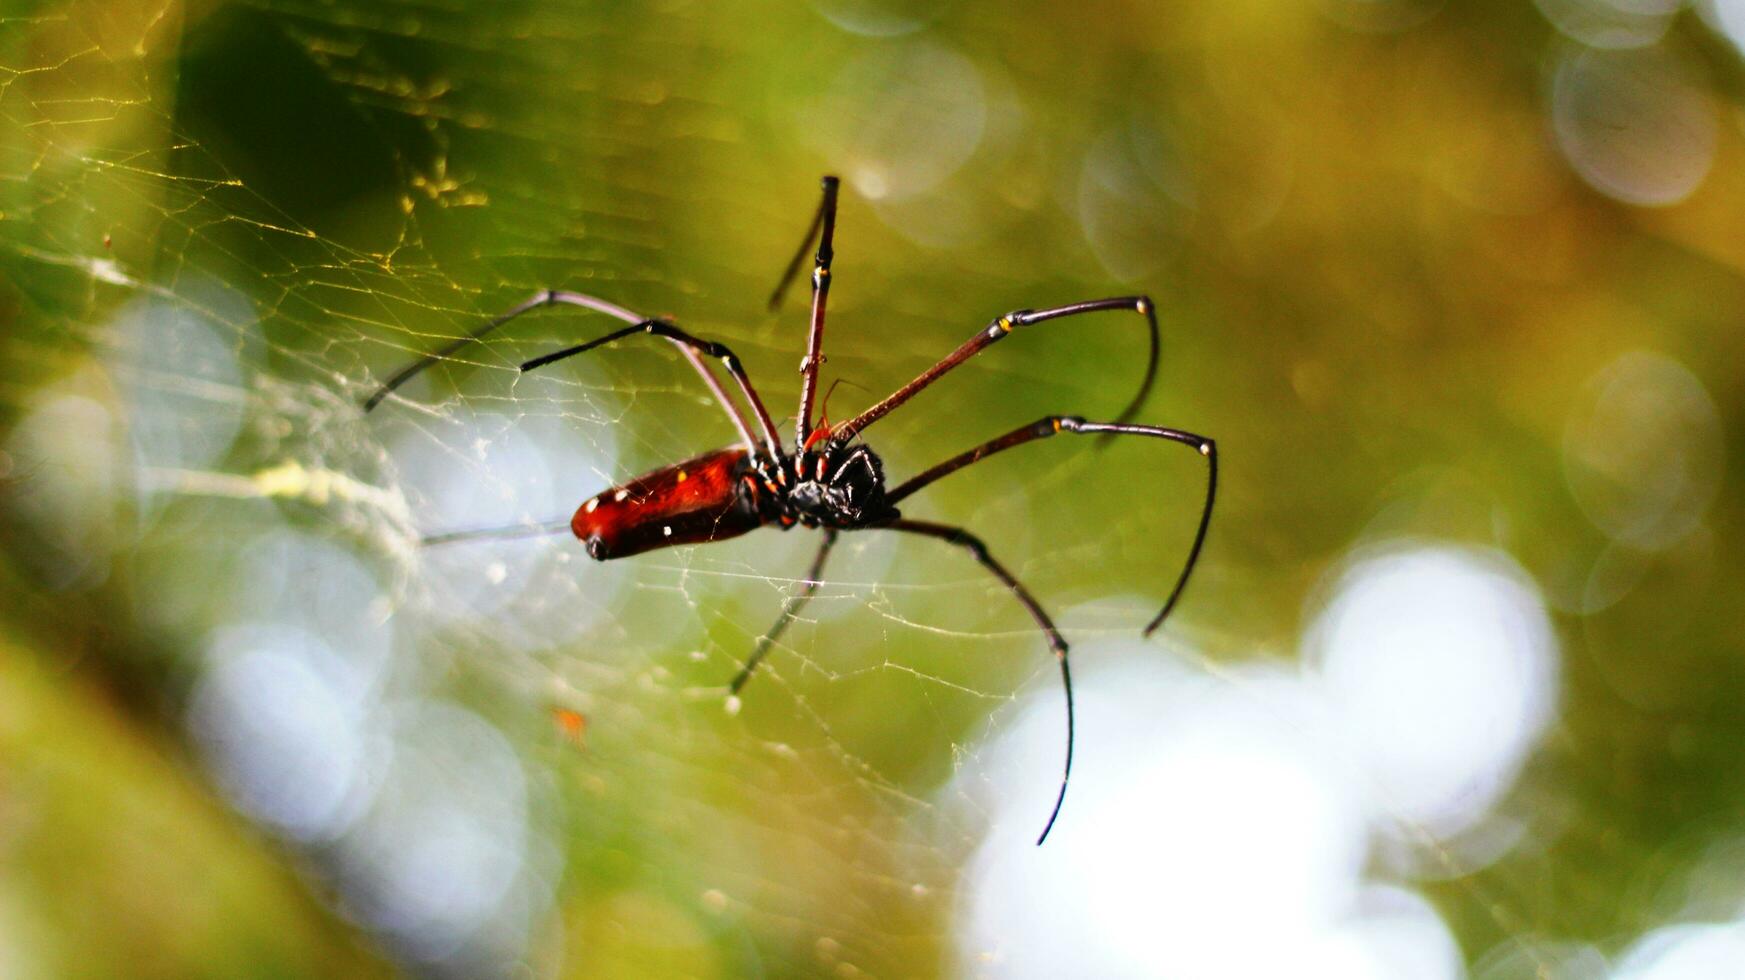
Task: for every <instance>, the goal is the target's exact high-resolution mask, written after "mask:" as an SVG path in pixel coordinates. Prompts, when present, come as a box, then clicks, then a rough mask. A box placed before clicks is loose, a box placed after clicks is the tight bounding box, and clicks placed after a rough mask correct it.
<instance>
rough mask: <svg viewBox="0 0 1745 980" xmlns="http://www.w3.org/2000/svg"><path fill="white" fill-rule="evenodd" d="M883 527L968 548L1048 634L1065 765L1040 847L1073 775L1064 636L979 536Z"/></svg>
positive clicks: (907, 525)
mask: <svg viewBox="0 0 1745 980" xmlns="http://www.w3.org/2000/svg"><path fill="white" fill-rule="evenodd" d="M884 528H886V529H889V530H892V531H907V532H909V533H910V534H925V535H927V536H928V537H933V538H939V539H940V540H942V541H947V542H950V543H951V544H955V545H957V546H959V547H961V548H964V549H966V550H968V551H969V553H970V554H971V555H973V556H974V557H975V560H976V561H978V562H980V563H981V565H982V567H983V568H986V569H987V570H988V571H990V572H992V573H993V574H994V577H995V578H997V579H999V580H1000V581H1001V582H1002V583H1003V584H1004V585H1005V586H1006V588H1008V589H1010V590H1011V592H1012V595H1013V596H1014V597H1016V598H1017V600H1018V602H1019V603H1020V604H1021V605H1023V607H1024V609H1025V611H1027V612H1029V613H1030V618H1031V619H1034V620H1036V626H1037V627H1038V628H1039V629H1041V630H1042V634H1043V635H1044V636H1046V637H1047V638H1048V648H1049V649H1050V650H1053V651H1054V659H1055V660H1056V661H1058V662H1059V663H1060V681H1061V684H1062V685H1063V686H1064V687H1065V689H1066V768H1065V769H1064V770H1063V771H1062V772H1061V776H1060V792H1059V793H1057V794H1056V795H1055V797H1054V809H1053V810H1051V811H1049V814H1048V823H1047V824H1046V825H1044V826H1043V828H1042V835H1041V836H1039V837H1037V838H1036V846H1038V847H1041V846H1042V842H1043V841H1045V840H1047V839H1048V832H1049V831H1051V830H1053V829H1054V821H1055V820H1056V819H1058V818H1059V817H1060V807H1061V804H1063V803H1065V802H1066V784H1067V781H1068V780H1070V779H1071V778H1072V743H1073V729H1074V725H1073V702H1072V669H1071V668H1070V667H1069V666H1068V665H1067V660H1066V650H1067V646H1066V640H1065V638H1063V637H1062V636H1061V635H1060V630H1058V629H1055V627H1054V620H1052V619H1049V618H1048V614H1047V613H1046V612H1043V611H1042V605H1041V603H1038V602H1037V601H1036V599H1035V597H1034V596H1032V595H1031V594H1030V590H1029V589H1026V588H1024V583H1022V582H1020V581H1018V579H1017V577H1016V576H1014V575H1013V574H1012V573H1011V572H1009V571H1007V570H1006V566H1004V565H1002V564H1000V563H999V561H997V560H996V559H995V558H994V556H993V555H991V554H989V553H988V546H987V545H986V544H984V543H983V542H982V539H981V538H978V537H976V536H975V535H973V534H971V533H969V532H968V531H966V530H964V529H963V528H961V527H955V526H953V525H950V524H935V523H933V522H932V521H910V520H901V521H892V522H891V523H889V524H886V525H884Z"/></svg>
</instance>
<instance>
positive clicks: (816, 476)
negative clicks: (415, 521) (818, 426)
mask: <svg viewBox="0 0 1745 980" xmlns="http://www.w3.org/2000/svg"><path fill="white" fill-rule="evenodd" d="M789 459H790V460H791V463H790V472H791V473H792V474H793V479H794V481H795V482H794V483H793V484H792V485H791V486H790V487H788V489H787V491H786V492H785V493H784V494H783V495H782V497H783V503H784V504H786V506H787V507H788V508H790V509H791V510H792V512H793V515H794V516H795V517H796V518H798V519H799V521H800V523H802V524H804V525H806V526H807V527H834V528H841V529H844V530H847V529H851V528H859V527H869V526H872V525H875V524H885V523H888V522H890V521H893V520H896V518H897V516H898V514H897V512H896V510H894V509H892V508H891V506H890V505H889V504H887V503H885V468H884V465H883V464H882V463H881V462H879V458H878V455H877V454H875V453H874V452H873V451H872V450H871V449H868V448H867V447H865V446H850V445H846V444H841V443H837V442H833V441H828V440H826V441H824V443H823V444H822V445H821V446H820V447H819V448H818V449H809V450H806V451H805V452H801V453H797V454H795V455H794V456H791V457H789Z"/></svg>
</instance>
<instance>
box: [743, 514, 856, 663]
mask: <svg viewBox="0 0 1745 980" xmlns="http://www.w3.org/2000/svg"><path fill="white" fill-rule="evenodd" d="M836 536H837V531H836V529H835V528H825V529H824V541H823V543H822V544H820V545H819V546H818V554H817V555H815V556H813V558H812V567H811V568H809V569H807V570H806V579H805V581H804V582H802V583H801V584H800V587H799V588H798V589H796V590H795V591H794V592H793V593H792V594H791V595H789V596H788V598H787V600H786V601H784V602H783V603H782V614H781V615H780V616H778V617H776V621H775V625H773V626H771V627H770V628H769V629H768V630H767V631H765V633H764V634H763V635H762V636H760V637H758V638H757V646H756V647H754V648H753V649H752V651H751V656H750V657H748V658H746V661H745V666H743V667H741V668H739V673H738V674H735V675H734V677H733V683H731V684H729V685H728V686H727V689H728V690H729V691H730V692H731V693H733V694H738V693H739V689H740V688H742V687H744V686H745V682H746V681H748V680H750V679H751V672H752V671H754V670H756V669H757V665H758V662H759V661H761V660H763V658H764V654H767V653H769V651H770V647H772V646H775V643H776V641H777V640H778V639H781V635H782V633H784V632H785V631H786V630H787V628H788V624H789V623H792V622H793V621H794V619H795V617H797V616H799V615H800V610H801V609H804V608H805V607H806V603H808V602H810V601H811V600H812V594H813V593H815V592H817V591H818V586H819V585H820V584H821V583H822V582H823V575H824V560H825V559H826V558H829V557H830V549H831V548H832V547H833V546H834V545H835V544H836Z"/></svg>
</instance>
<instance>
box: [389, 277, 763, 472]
mask: <svg viewBox="0 0 1745 980" xmlns="http://www.w3.org/2000/svg"><path fill="white" fill-rule="evenodd" d="M558 305H567V306H580V307H582V308H583V309H588V310H593V311H594V312H596V313H604V314H605V315H607V316H610V317H613V318H615V319H618V320H622V321H623V322H625V323H630V324H638V325H640V324H643V323H647V322H649V319H648V317H645V316H642V315H640V314H637V313H633V312H631V311H630V310H627V309H625V308H624V307H622V306H619V305H618V304H616V303H611V302H608V301H606V300H603V299H600V298H599V297H597V296H589V295H588V294H586V293H577V292H570V291H568V290H560V289H545V290H541V291H539V292H537V293H534V294H533V295H532V296H530V297H528V298H527V299H526V300H523V301H522V302H520V303H518V304H516V305H515V306H513V307H511V308H510V309H509V310H508V311H507V312H505V313H502V314H500V315H498V316H495V317H492V318H491V319H490V320H487V321H485V322H484V323H483V324H481V325H480V326H478V327H477V328H475V329H473V330H472V331H471V332H469V333H468V334H467V335H466V336H464V337H460V338H457V339H456V340H454V341H451V342H450V343H448V344H446V345H444V346H442V347H440V348H438V349H437V350H435V351H433V352H431V353H429V354H426V355H425V356H423V357H421V358H419V359H418V360H416V361H413V362H412V363H411V364H408V365H406V366H405V367H403V368H401V369H400V370H399V371H396V372H395V373H394V374H393V375H392V376H390V377H389V378H388V380H387V381H386V382H384V383H383V384H382V386H381V387H380V388H377V389H376V390H375V392H374V393H373V394H371V395H370V396H369V397H368V398H366V399H364V403H363V410H364V411H365V412H368V411H370V410H371V409H373V408H375V407H376V406H377V405H379V404H381V403H382V400H383V399H385V398H387V397H388V395H390V394H392V393H393V392H394V391H395V390H396V389H398V388H399V387H400V386H401V385H403V384H405V383H406V382H408V381H410V380H412V379H413V378H414V377H416V376H417V375H418V374H419V372H421V371H423V370H424V369H425V368H428V367H430V366H431V365H432V364H435V363H437V362H439V361H443V360H447V359H448V358H449V357H451V356H453V355H454V354H455V352H457V351H459V350H461V349H462V348H464V347H466V346H467V345H468V344H471V343H473V342H474V341H477V340H480V339H483V338H484V337H485V336H486V335H487V334H489V333H491V332H492V331H494V330H496V329H497V328H498V327H501V326H503V325H504V324H505V323H508V322H509V321H511V320H513V319H515V318H516V317H519V316H521V315H522V314H524V313H530V312H532V311H534V310H537V309H541V308H544V307H547V306H558ZM671 339H672V340H673V345H674V346H675V347H678V348H679V351H680V352H681V353H683V354H684V355H685V360H686V361H687V362H688V363H689V364H690V365H691V367H692V368H693V369H695V370H696V372H697V375H698V376H699V377H701V378H702V379H703V383H704V384H705V385H707V386H708V388H709V391H710V393H711V394H713V395H714V396H715V401H716V402H717V403H719V404H720V406H721V408H722V410H723V411H725V412H726V413H727V417H728V418H729V419H731V420H732V422H733V426H734V428H735V429H737V430H739V435H740V438H741V439H743V440H744V442H745V448H746V451H747V452H753V453H755V452H756V451H757V448H758V444H757V439H756V438H755V437H754V436H753V435H752V433H751V424H750V422H749V421H748V420H747V419H746V417H745V413H744V412H743V411H742V410H741V409H740V407H739V405H738V404H737V403H736V402H734V400H733V399H732V398H731V397H730V396H729V395H728V394H727V390H726V389H725V388H723V387H721V382H720V381H719V380H717V379H716V377H715V375H714V373H713V372H711V371H710V370H709V369H708V366H707V365H705V364H704V363H703V362H702V360H701V359H700V358H699V357H698V356H697V352H696V350H695V349H694V347H695V344H694V343H691V342H687V341H685V340H680V339H678V338H671ZM523 370H525V368H523ZM735 380H740V381H741V384H740V387H741V389H742V391H744V392H745V393H746V395H747V400H748V401H750V402H751V404H752V407H753V408H754V409H755V410H756V411H757V413H758V420H759V423H760V425H761V426H762V428H763V432H764V436H765V437H766V440H768V441H769V443H770V444H771V445H772V446H773V447H774V448H775V449H776V450H778V451H779V449H780V446H781V441H780V440H779V439H777V438H776V435H775V426H774V424H773V423H772V422H771V421H770V418H769V412H768V410H766V409H765V408H764V406H763V402H762V401H761V400H759V399H758V397H757V393H756V392H755V391H752V390H751V389H750V382H749V381H746V380H742V379H739V378H736V379H735Z"/></svg>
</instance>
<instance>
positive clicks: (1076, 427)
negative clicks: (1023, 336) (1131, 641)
mask: <svg viewBox="0 0 1745 980" xmlns="http://www.w3.org/2000/svg"><path fill="white" fill-rule="evenodd" d="M1060 432H1073V433H1079V434H1089V433H1097V434H1103V435H1108V436H1119V435H1126V436H1150V437H1152V438H1154V439H1168V440H1170V441H1172V442H1179V443H1181V444H1183V445H1185V446H1192V447H1193V448H1194V449H1197V450H1199V452H1200V455H1202V456H1204V457H1206V464H1207V470H1206V505H1205V507H1204V508H1202V509H1201V511H1200V525H1199V528H1198V529H1197V530H1195V532H1194V544H1193V547H1192V548H1190V549H1188V560H1187V562H1186V564H1184V565H1183V566H1182V571H1181V575H1180V577H1178V578H1177V579H1176V581H1175V588H1173V589H1171V590H1170V592H1169V598H1168V599H1167V600H1165V601H1164V604H1163V609H1162V610H1161V611H1159V612H1158V614H1157V615H1156V616H1154V617H1152V620H1151V622H1150V623H1149V624H1148V625H1147V626H1146V627H1145V631H1144V635H1145V636H1150V635H1151V634H1152V632H1153V631H1155V630H1156V629H1157V628H1158V627H1159V626H1161V625H1162V624H1163V619H1164V617H1165V616H1168V615H1169V612H1170V610H1171V609H1174V608H1175V604H1176V600H1178V599H1180V598H1181V595H1182V590H1183V589H1186V588H1187V585H1188V576H1189V575H1190V574H1192V573H1193V570H1194V565H1195V564H1197V563H1198V562H1199V560H1200V548H1201V547H1202V546H1203V545H1204V544H1205V543H1206V529H1207V528H1208V527H1210V526H1211V523H1212V502H1213V500H1214V499H1215V498H1216V497H1217V494H1218V446H1217V444H1216V443H1214V442H1213V441H1212V440H1210V439H1207V438H1206V437H1205V436H1199V435H1195V434H1193V433H1192V432H1183V431H1181V430H1179V429H1164V428H1159V427H1157V426H1154V425H1132V424H1123V423H1120V422H1086V421H1085V420H1084V419H1081V418H1078V417H1077V416H1072V415H1049V416H1046V417H1044V418H1041V419H1038V420H1037V421H1035V422H1032V423H1031V424H1029V425H1026V426H1023V427H1022V428H1017V429H1013V430H1012V431H1011V432H1008V433H1006V434H1005V435H1003V436H1000V437H999V438H998V439H991V440H989V441H987V442H985V443H983V444H981V445H979V446H977V447H975V448H974V449H971V450H970V451H968V452H965V453H959V454H958V455H956V456H953V457H951V458H950V459H948V460H946V461H945V462H943V463H940V464H939V465H938V466H935V467H933V468H932V469H930V470H927V471H926V472H924V473H921V474H920V475H918V476H915V477H912V478H910V479H909V480H908V481H906V482H905V483H903V484H902V485H900V486H898V487H897V488H896V489H894V490H892V491H891V492H890V493H889V494H887V495H886V496H885V500H886V502H887V503H888V504H890V505H891V506H893V507H895V506H896V505H897V503H898V502H899V501H901V500H902V499H903V498H904V497H907V496H909V495H910V494H912V493H914V492H915V491H917V490H920V489H921V488H922V487H925V486H927V485H928V484H930V483H932V482H933V481H934V480H938V479H940V478H941V477H945V476H949V475H951V474H952V473H956V472H957V471H958V470H961V469H963V468H964V467H966V466H969V465H971V464H973V463H977V462H980V461H981V460H984V459H986V458H988V457H989V456H992V455H993V454H995V453H998V452H1003V451H1005V450H1007V449H1011V448H1012V447H1014V446H1022V445H1023V444H1025V443H1027V442H1032V441H1035V440H1037V439H1046V438H1048V437H1049V436H1052V435H1055V434H1057V433H1060Z"/></svg>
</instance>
